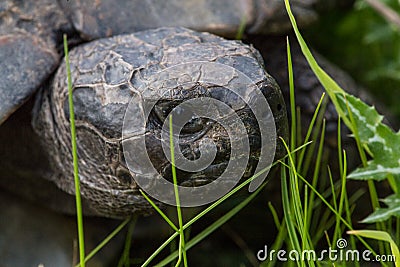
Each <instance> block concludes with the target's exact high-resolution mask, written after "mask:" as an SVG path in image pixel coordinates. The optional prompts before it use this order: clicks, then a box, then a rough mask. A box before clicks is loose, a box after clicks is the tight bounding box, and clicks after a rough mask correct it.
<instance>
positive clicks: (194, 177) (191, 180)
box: [161, 162, 228, 187]
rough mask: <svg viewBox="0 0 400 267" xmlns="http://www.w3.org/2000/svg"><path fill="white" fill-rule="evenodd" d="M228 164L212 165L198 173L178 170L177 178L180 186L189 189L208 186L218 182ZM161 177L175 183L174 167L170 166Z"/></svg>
mask: <svg viewBox="0 0 400 267" xmlns="http://www.w3.org/2000/svg"><path fill="white" fill-rule="evenodd" d="M227 165H228V163H226V162H223V163H217V164H212V165H210V166H208V167H207V168H205V169H204V170H201V171H198V172H188V171H183V170H181V169H179V168H176V178H177V182H178V185H180V186H187V187H196V186H202V185H206V184H208V183H211V182H213V181H215V180H217V179H218V178H219V177H220V176H221V175H222V173H223V172H224V171H225V169H226V167H227ZM161 175H162V176H163V177H164V178H165V179H167V180H168V181H170V182H172V183H173V177H172V167H171V165H168V166H166V167H165V168H164V170H163V171H162V172H161Z"/></svg>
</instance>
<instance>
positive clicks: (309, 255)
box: [257, 238, 396, 262]
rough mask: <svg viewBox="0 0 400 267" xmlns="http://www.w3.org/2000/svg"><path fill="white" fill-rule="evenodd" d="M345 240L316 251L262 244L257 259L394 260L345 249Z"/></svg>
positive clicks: (341, 239) (392, 256)
mask: <svg viewBox="0 0 400 267" xmlns="http://www.w3.org/2000/svg"><path fill="white" fill-rule="evenodd" d="M346 247H347V240H346V239H343V238H340V239H338V240H337V242H336V248H335V249H333V248H331V247H329V248H328V249H324V250H321V251H320V252H317V251H315V250H302V251H297V250H289V251H286V250H284V249H280V250H274V249H272V250H268V246H264V248H263V249H260V250H259V251H258V252H257V259H258V260H259V261H274V260H277V261H280V262H286V261H332V262H361V261H366V262H395V261H396V258H395V256H394V255H392V254H390V255H374V254H373V253H372V252H371V251H370V250H368V249H366V250H362V251H360V250H355V249H346Z"/></svg>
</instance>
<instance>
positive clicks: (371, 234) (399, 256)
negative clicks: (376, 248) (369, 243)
mask: <svg viewBox="0 0 400 267" xmlns="http://www.w3.org/2000/svg"><path fill="white" fill-rule="evenodd" d="M347 233H348V234H350V235H357V236H363V237H366V238H372V239H375V240H380V241H386V242H389V244H390V248H391V250H392V253H393V255H394V257H395V259H396V261H395V264H396V267H400V252H399V248H398V247H397V245H396V243H395V242H394V241H393V239H392V237H391V236H390V235H389V234H388V233H387V232H384V231H374V230H352V231H347Z"/></svg>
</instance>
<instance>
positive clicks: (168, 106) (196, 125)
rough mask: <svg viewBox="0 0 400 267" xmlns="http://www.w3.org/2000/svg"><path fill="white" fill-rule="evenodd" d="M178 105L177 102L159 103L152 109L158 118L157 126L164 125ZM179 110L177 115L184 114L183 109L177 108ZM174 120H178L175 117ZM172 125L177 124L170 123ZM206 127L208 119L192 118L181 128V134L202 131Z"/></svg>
mask: <svg viewBox="0 0 400 267" xmlns="http://www.w3.org/2000/svg"><path fill="white" fill-rule="evenodd" d="M179 104H180V103H179V102H171V101H169V102H161V103H157V105H156V106H155V107H154V112H155V114H156V116H157V118H158V122H159V125H161V126H162V125H163V124H164V123H165V120H166V119H167V117H168V115H169V113H170V112H171V111H172V110H173V109H174V108H175V107H176V106H178V105H179ZM178 108H179V110H178V111H177V112H178V113H183V112H185V111H184V110H183V108H181V107H178ZM175 118H176V119H179V117H178V118H177V117H175ZM172 123H173V124H175V125H176V124H177V122H176V121H175V122H174V121H172ZM207 125H208V119H206V118H197V117H194V118H192V119H190V120H189V121H187V122H186V123H185V125H184V126H183V128H182V130H181V133H182V134H193V133H197V132H200V131H202V130H203V129H204V128H205V127H206V126H207Z"/></svg>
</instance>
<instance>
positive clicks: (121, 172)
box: [116, 167, 132, 185]
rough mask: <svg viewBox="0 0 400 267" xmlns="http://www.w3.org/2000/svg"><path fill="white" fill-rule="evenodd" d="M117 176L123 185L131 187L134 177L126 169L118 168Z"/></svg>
mask: <svg viewBox="0 0 400 267" xmlns="http://www.w3.org/2000/svg"><path fill="white" fill-rule="evenodd" d="M116 176H117V178H118V180H119V181H120V182H121V184H124V185H129V184H131V183H132V176H131V174H130V173H129V171H128V170H126V169H125V168H122V167H118V168H117V171H116Z"/></svg>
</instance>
